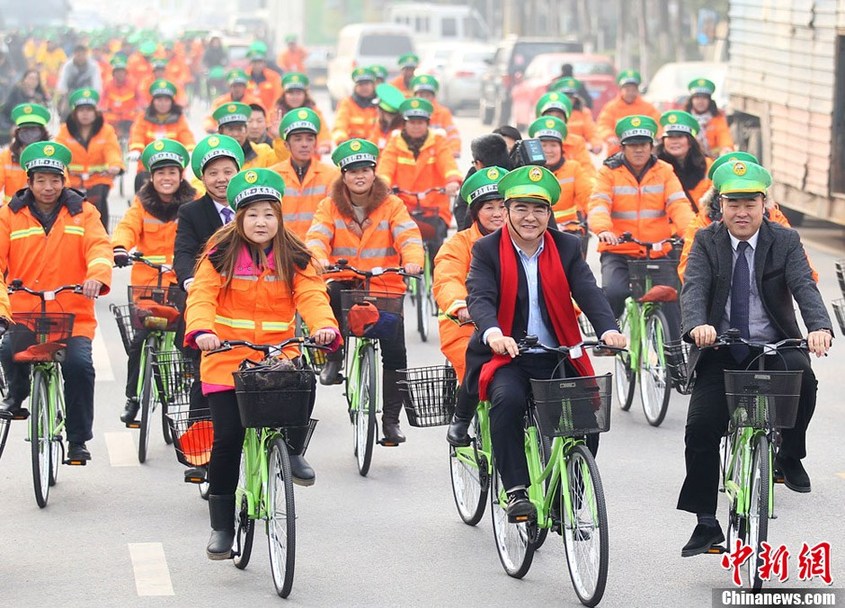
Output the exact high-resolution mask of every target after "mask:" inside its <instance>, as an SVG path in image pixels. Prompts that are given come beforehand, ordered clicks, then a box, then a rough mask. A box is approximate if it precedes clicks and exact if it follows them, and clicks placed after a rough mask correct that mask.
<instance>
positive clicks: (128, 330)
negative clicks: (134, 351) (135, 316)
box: [109, 304, 135, 355]
mask: <svg viewBox="0 0 845 608" xmlns="http://www.w3.org/2000/svg"><path fill="white" fill-rule="evenodd" d="M109 310H110V311H111V312H112V314H113V315H114V320H115V321H117V331H118V333H119V334H120V341H121V342H123V350H125V351H126V354H127V355H128V354H129V347H130V346H131V344H132V340H133V339H134V338H135V328H134V327H132V311H131V308H130V306H129V304H120V305H118V304H109Z"/></svg>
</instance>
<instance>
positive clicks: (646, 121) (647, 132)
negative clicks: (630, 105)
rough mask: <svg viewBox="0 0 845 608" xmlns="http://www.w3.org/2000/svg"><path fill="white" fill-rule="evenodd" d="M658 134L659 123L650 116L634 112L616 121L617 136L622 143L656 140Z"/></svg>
mask: <svg viewBox="0 0 845 608" xmlns="http://www.w3.org/2000/svg"><path fill="white" fill-rule="evenodd" d="M655 135H657V123H656V122H654V119H653V118H651V117H650V116H641V115H639V114H634V115H632V116H626V117H625V118H620V119H619V120H618V121H616V137H618V138H619V141H620V142H621V143H623V144H624V143H635V142H636V141H640V142H643V141H645V140H650V141H654V136H655Z"/></svg>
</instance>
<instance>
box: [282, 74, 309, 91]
mask: <svg viewBox="0 0 845 608" xmlns="http://www.w3.org/2000/svg"><path fill="white" fill-rule="evenodd" d="M309 84H311V81H310V80H308V76H306V75H305V74H303V73H302V72H287V73H286V74H285V75H284V76H282V88H283V89H284V90H285V91H290V90H293V89H303V90H304V89H307V88H308V85H309Z"/></svg>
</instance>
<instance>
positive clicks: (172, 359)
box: [150, 350, 199, 408]
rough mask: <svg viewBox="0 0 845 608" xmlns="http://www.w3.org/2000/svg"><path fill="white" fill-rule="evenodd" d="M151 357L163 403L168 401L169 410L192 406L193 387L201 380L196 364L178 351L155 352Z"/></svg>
mask: <svg viewBox="0 0 845 608" xmlns="http://www.w3.org/2000/svg"><path fill="white" fill-rule="evenodd" d="M150 357H151V362H152V365H153V374H154V376H155V377H156V378H157V379H158V383H159V390H160V392H161V393H162V394H161V400H162V402H165V401H166V403H167V406H168V408H170V407H171V406H176V407H179V406H182V405H190V403H191V386H192V385H193V384H194V381H196V380H197V379H198V378H199V374H198V373H197V369H196V362H194V361H193V360H191V359H189V358H188V357H185V356H184V355H183V354H182V353H181V352H180V351H178V350H166V351H158V352H155V351H154V352H151V353H150Z"/></svg>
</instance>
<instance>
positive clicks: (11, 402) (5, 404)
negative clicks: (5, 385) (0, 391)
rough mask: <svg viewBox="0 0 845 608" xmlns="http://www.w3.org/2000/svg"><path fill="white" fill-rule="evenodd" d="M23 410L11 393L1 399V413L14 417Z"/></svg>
mask: <svg viewBox="0 0 845 608" xmlns="http://www.w3.org/2000/svg"><path fill="white" fill-rule="evenodd" d="M20 410H21V404H20V403H19V402H18V400H17V399H15V398H14V397H12V396H11V395H9V396H7V397H6V398H5V399H3V401H0V414H5V415H6V416H7V417H12V416H14V415H15V414H17V413H18V412H19V411H20Z"/></svg>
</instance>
